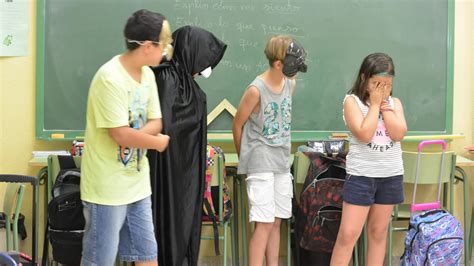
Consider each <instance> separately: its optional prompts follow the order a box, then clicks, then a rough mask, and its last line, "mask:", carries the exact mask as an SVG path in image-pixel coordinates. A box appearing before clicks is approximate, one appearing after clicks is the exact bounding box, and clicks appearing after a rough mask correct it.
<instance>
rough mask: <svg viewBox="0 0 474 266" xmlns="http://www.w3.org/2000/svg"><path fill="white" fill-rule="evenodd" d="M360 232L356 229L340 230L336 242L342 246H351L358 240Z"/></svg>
mask: <svg viewBox="0 0 474 266" xmlns="http://www.w3.org/2000/svg"><path fill="white" fill-rule="evenodd" d="M359 235H360V230H357V229H356V228H340V229H339V233H338V236H337V238H338V241H340V242H341V244H343V245H348V244H353V243H355V242H356V240H357V239H358V238H359Z"/></svg>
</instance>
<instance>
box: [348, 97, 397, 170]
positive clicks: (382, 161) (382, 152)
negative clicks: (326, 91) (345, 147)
mask: <svg viewBox="0 0 474 266" xmlns="http://www.w3.org/2000/svg"><path fill="white" fill-rule="evenodd" d="M348 97H353V98H354V99H355V100H356V102H357V104H358V105H359V108H360V110H361V111H362V114H363V115H364V117H366V116H367V113H368V112H369V107H368V106H366V105H365V104H363V103H362V101H361V100H360V99H359V97H357V96H356V95H354V94H351V95H346V97H345V98H344V102H345V101H346V99H347V98H348ZM389 102H390V105H391V106H392V108H393V107H394V102H393V98H392V97H390V98H389ZM343 113H344V112H343ZM343 119H344V123H345V122H346V119H345V117H344V115H343ZM346 172H347V173H348V174H351V175H356V176H367V177H373V178H384V177H390V176H396V175H403V161H402V149H401V145H400V142H397V141H393V140H392V139H391V138H390V136H389V135H388V131H387V129H386V128H385V123H384V121H383V118H382V115H381V114H380V115H379V121H378V126H377V129H376V131H375V134H374V136H373V138H372V140H371V141H370V142H369V143H364V142H362V141H360V140H359V139H357V138H356V137H355V136H354V135H352V134H351V135H350V139H349V153H348V154H347V158H346Z"/></svg>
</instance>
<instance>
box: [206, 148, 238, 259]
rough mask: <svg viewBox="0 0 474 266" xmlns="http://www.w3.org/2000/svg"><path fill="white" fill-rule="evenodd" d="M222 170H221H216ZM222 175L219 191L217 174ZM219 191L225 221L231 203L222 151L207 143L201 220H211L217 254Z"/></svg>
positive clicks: (224, 220)
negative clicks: (219, 162)
mask: <svg viewBox="0 0 474 266" xmlns="http://www.w3.org/2000/svg"><path fill="white" fill-rule="evenodd" d="M219 156H222V164H223V165H222V168H221V169H219V167H218V166H217V164H218V157H219ZM218 171H222V172H220V173H219V172H218ZM219 174H220V175H221V176H222V179H221V182H222V191H219V181H218V179H219V178H218V175H219ZM219 193H222V197H223V199H222V203H223V208H222V209H223V210H222V215H223V216H222V220H223V222H226V221H228V220H229V219H230V217H231V216H232V203H231V201H230V197H229V187H228V186H227V175H226V170H225V157H224V152H223V151H222V150H221V149H220V148H219V147H216V146H211V145H207V158H206V181H205V189H204V204H203V218H202V219H203V221H211V222H212V224H213V228H214V249H215V252H216V255H219V254H220V252H219V230H218V228H217V224H218V223H219V215H220V213H219Z"/></svg>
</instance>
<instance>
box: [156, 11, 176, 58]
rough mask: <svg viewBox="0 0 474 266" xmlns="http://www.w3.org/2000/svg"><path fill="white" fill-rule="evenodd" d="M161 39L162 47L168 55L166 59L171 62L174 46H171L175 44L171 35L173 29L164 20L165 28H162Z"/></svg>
mask: <svg viewBox="0 0 474 266" xmlns="http://www.w3.org/2000/svg"><path fill="white" fill-rule="evenodd" d="M159 38H160V40H159V42H160V47H161V49H162V50H163V51H164V52H165V53H166V58H167V59H168V60H170V59H171V57H173V46H172V45H171V44H172V43H173V37H172V35H171V27H170V23H169V22H168V20H163V26H162V27H161V32H160V37H159Z"/></svg>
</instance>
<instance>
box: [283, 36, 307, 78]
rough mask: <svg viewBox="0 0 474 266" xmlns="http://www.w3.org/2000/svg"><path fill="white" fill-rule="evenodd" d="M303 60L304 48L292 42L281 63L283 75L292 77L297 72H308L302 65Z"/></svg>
mask: <svg viewBox="0 0 474 266" xmlns="http://www.w3.org/2000/svg"><path fill="white" fill-rule="evenodd" d="M305 58H306V52H305V50H304V48H303V47H302V46H300V45H299V44H298V43H296V42H294V41H293V42H291V43H290V45H289V46H288V49H287V50H286V57H285V60H284V61H283V74H284V75H285V76H287V77H293V76H294V75H296V73H298V72H303V73H305V72H306V71H307V70H308V66H307V65H306V64H305V63H304V61H305Z"/></svg>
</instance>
